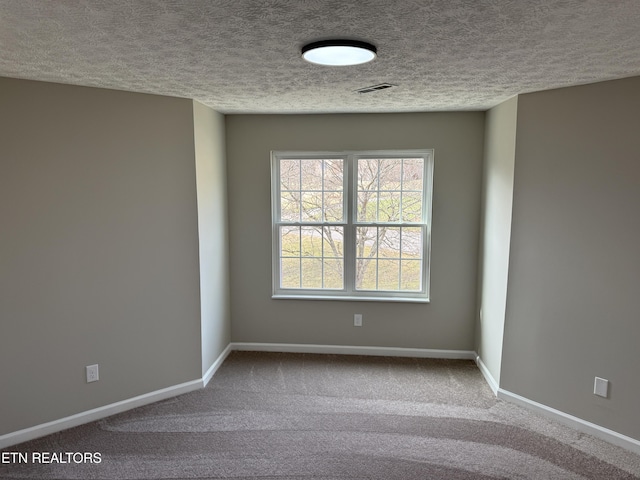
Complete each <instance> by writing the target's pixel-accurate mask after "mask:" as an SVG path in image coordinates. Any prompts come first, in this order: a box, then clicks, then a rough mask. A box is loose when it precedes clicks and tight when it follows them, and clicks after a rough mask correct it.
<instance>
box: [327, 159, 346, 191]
mask: <svg viewBox="0 0 640 480" xmlns="http://www.w3.org/2000/svg"><path fill="white" fill-rule="evenodd" d="M343 171H344V160H342V159H341V158H338V159H327V160H324V190H334V191H340V192H341V191H342V190H343V184H344V182H343V178H344V173H343Z"/></svg>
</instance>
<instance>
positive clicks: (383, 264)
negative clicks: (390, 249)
mask: <svg viewBox="0 0 640 480" xmlns="http://www.w3.org/2000/svg"><path fill="white" fill-rule="evenodd" d="M399 289H400V261H399V260H387V259H384V260H383V259H380V260H378V290H399Z"/></svg>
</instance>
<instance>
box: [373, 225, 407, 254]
mask: <svg viewBox="0 0 640 480" xmlns="http://www.w3.org/2000/svg"><path fill="white" fill-rule="evenodd" d="M378 245H379V246H378V256H379V257H380V258H400V246H401V236H400V228H399V227H395V228H391V227H379V228H378Z"/></svg>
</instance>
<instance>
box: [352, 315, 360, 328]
mask: <svg viewBox="0 0 640 480" xmlns="http://www.w3.org/2000/svg"><path fill="white" fill-rule="evenodd" d="M353 326H354V327H361V326H362V314H361V313H356V314H355V315H354V316H353Z"/></svg>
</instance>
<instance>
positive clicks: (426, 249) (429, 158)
mask: <svg viewBox="0 0 640 480" xmlns="http://www.w3.org/2000/svg"><path fill="white" fill-rule="evenodd" d="M433 157H434V151H433V149H420V150H371V151H352V150H348V151H339V152H335V151H333V152H326V151H319V152H318V151H272V152H271V226H272V285H273V289H272V298H274V299H298V300H299V299H309V300H351V301H353V300H355V301H385V302H415V303H429V302H430V296H429V291H430V288H429V287H430V270H431V212H432V197H433V163H434V160H433ZM331 158H334V159H338V158H341V159H344V162H345V163H344V168H343V172H344V176H343V182H344V183H343V192H344V196H345V197H344V201H343V205H344V209H345V211H344V221H343V222H341V223H334V224H340V225H343V226H344V247H343V251H344V277H343V278H344V288H343V289H342V290H336V289H304V288H295V289H294V288H280V233H279V228H280V226H281V225H301V226H304V225H305V224H304V223H301V222H289V221H280V219H279V215H280V160H283V159H284V160H286V159H331ZM366 158H375V159H383V158H392V159H397V158H423V159H424V173H423V191H422V195H423V198H422V202H423V203H422V205H423V211H422V222H421V223H399V222H393V223H380V224H381V225H382V224H384V225H392V226H394V227H396V226H407V227H421V228H423V245H422V252H423V258H422V290H421V291H415V292H410V291H386V290H375V291H371V290H356V288H355V283H356V282H355V276H356V275H355V265H356V260H355V257H356V242H355V232H356V227H357V226H358V223H357V221H356V218H355V217H356V212H357V198H356V192H357V165H358V162H357V160H358V159H366ZM372 223H375V222H365V224H369V225H370V224H372Z"/></svg>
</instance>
